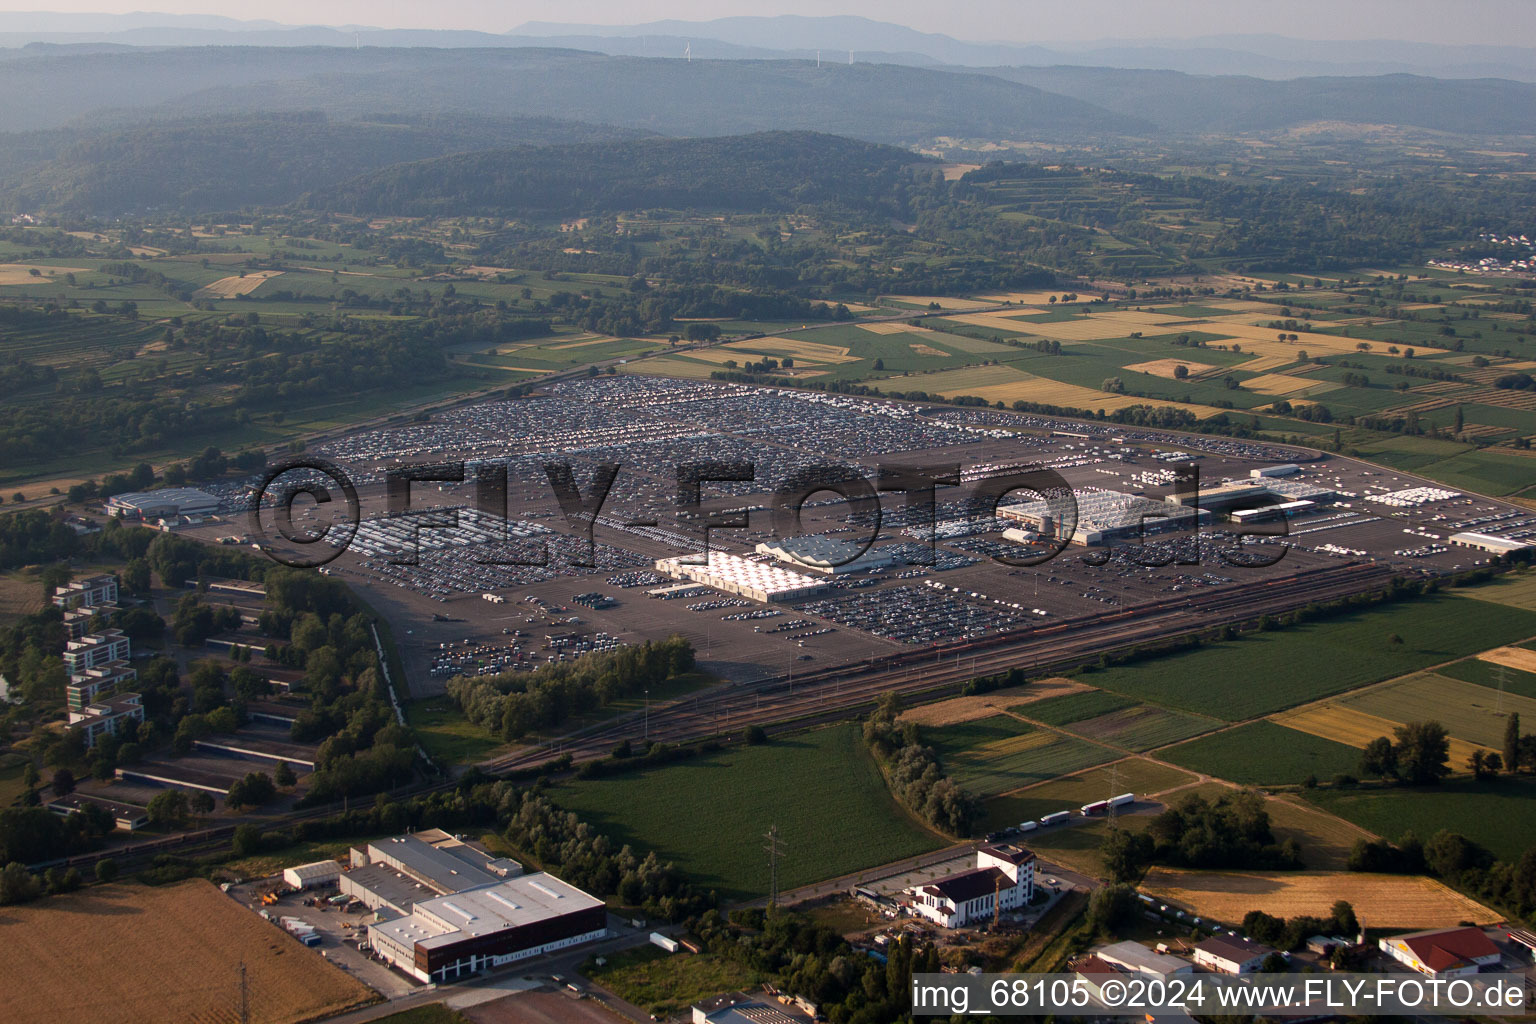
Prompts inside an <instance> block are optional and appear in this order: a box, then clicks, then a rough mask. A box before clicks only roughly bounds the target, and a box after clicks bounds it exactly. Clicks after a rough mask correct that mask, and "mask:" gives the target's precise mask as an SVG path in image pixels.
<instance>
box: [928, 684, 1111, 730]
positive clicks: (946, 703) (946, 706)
mask: <svg viewBox="0 0 1536 1024" xmlns="http://www.w3.org/2000/svg"><path fill="white" fill-rule="evenodd" d="M1087 689H1088V687H1087V686H1086V685H1085V684H1083V683H1079V682H1076V681H1075V680H1072V679H1059V678H1057V679H1041V680H1038V681H1036V682H1032V683H1028V684H1026V685H1024V686H1010V687H1007V688H1006V689H1002V690H993V691H992V692H991V693H984V694H977V695H976V696H974V697H951V698H950V699H948V700H941V701H936V702H935V703H932V704H920V705H918V706H917V707H915V708H909V709H907V710H906V711H903V712H902V713H901V720H902V721H903V722H916V723H917V724H918V725H932V726H938V725H957V724H959V723H961V722H974V721H976V720H977V719H979V718H991V717H992V716H994V715H996V714H997V713H998V712H999V711H1000V710H1002V709H1003V708H1005V707H1006V708H1010V709H1012V708H1027V707H1029V706H1030V704H1031V703H1033V702H1035V701H1045V700H1051V699H1054V698H1056V697H1060V696H1062V695H1064V694H1070V693H1076V692H1079V691H1084V690H1087Z"/></svg>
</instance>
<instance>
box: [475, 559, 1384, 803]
mask: <svg viewBox="0 0 1536 1024" xmlns="http://www.w3.org/2000/svg"><path fill="white" fill-rule="evenodd" d="M1394 575H1395V573H1394V572H1393V571H1392V570H1391V569H1389V568H1386V567H1384V566H1378V565H1370V564H1352V565H1347V566H1340V567H1326V568H1321V569H1313V570H1307V571H1304V572H1300V573H1295V574H1293V575H1291V576H1287V577H1281V578H1279V579H1276V580H1271V581H1268V582H1267V583H1264V584H1262V585H1260V586H1257V587H1255V588H1252V589H1251V590H1250V591H1249V592H1248V593H1247V594H1246V595H1243V598H1245V599H1243V598H1239V599H1236V600H1234V595H1233V594H1231V593H1230V592H1223V591H1221V590H1215V591H1212V592H1210V593H1206V594H1198V595H1191V596H1189V597H1181V598H1178V599H1175V600H1167V601H1161V602H1157V603H1155V604H1152V605H1137V606H1135V607H1132V608H1126V609H1121V610H1117V611H1114V612H1105V613H1100V614H1097V615H1093V616H1085V617H1082V618H1078V619H1071V620H1068V621H1065V622H1061V623H1057V624H1054V625H1052V626H1048V627H1044V628H1041V629H1034V630H1029V631H1023V632H1019V633H1009V634H999V635H997V636H995V637H987V638H984V639H982V640H979V641H973V642H969V643H962V644H955V645H950V646H946V647H942V648H937V649H935V648H927V649H924V650H921V651H914V652H901V653H899V654H896V655H892V656H889V657H885V658H876V659H871V660H870V661H868V662H864V663H861V664H859V665H845V666H842V667H840V668H830V669H823V670H820V671H816V672H809V673H806V674H805V675H802V676H798V677H795V678H793V679H790V678H788V677H775V678H770V679H767V680H763V681H761V682H758V683H754V684H751V685H747V686H738V687H728V688H721V689H717V690H715V691H712V692H710V693H707V694H703V695H701V696H699V697H697V698H693V699H691V700H685V701H680V702H676V703H673V704H670V705H667V706H664V707H660V708H653V709H652V710H651V711H650V714H649V723H648V727H647V723H645V722H643V721H642V720H640V719H638V718H637V717H636V716H634V715H630V716H627V717H626V718H624V719H621V720H619V721H615V722H610V723H604V724H603V725H600V726H594V727H590V728H588V729H586V730H583V731H581V732H578V733H574V734H571V735H569V736H566V737H564V738H562V739H561V740H559V741H555V742H552V743H550V744H546V745H544V746H541V747H538V748H535V749H532V750H522V751H518V752H515V753H513V754H509V755H506V756H504V757H501V758H497V759H494V760H492V761H488V762H486V763H485V764H483V765H482V766H481V767H482V768H484V769H485V770H487V771H489V772H492V773H497V772H508V771H517V770H520V769H526V768H532V767H536V766H538V765H540V764H542V763H545V762H547V761H549V760H550V759H551V758H555V757H559V756H561V755H564V754H570V755H571V757H572V759H573V760H574V761H578V762H579V761H583V760H591V759H593V758H597V757H602V756H604V755H606V754H607V753H608V752H609V750H611V749H612V747H613V746H615V745H616V744H618V743H621V742H623V741H624V740H626V739H627V740H630V741H631V742H634V741H643V740H646V739H650V740H660V741H663V742H682V741H687V740H697V739H703V738H707V737H709V736H715V735H721V734H728V733H729V732H730V731H732V730H733V729H741V728H745V727H746V726H748V725H753V724H755V725H759V726H762V727H764V728H767V729H771V730H772V729H774V728H775V727H777V729H778V730H779V731H781V730H782V729H784V728H788V727H796V728H798V727H800V726H803V725H806V724H814V723H815V722H817V721H831V720H836V719H838V718H846V717H848V716H849V715H850V714H852V713H854V712H856V711H858V710H860V709H862V708H864V707H866V706H872V705H873V704H874V702H875V700H876V699H877V698H878V697H879V696H880V695H882V694H884V693H888V692H894V693H899V694H904V695H912V694H923V695H924V696H927V697H933V698H938V697H943V696H948V695H951V694H957V693H958V692H959V691H960V689H961V688H962V687H963V686H964V685H965V684H966V683H967V682H969V681H970V680H972V679H975V678H977V677H979V676H987V675H994V674H997V673H999V672H1003V671H1006V670H1008V669H1010V668H1015V667H1025V668H1027V669H1028V670H1029V672H1030V674H1031V675H1033V674H1035V673H1036V672H1038V671H1039V670H1040V669H1043V668H1050V667H1056V668H1065V667H1070V666H1072V665H1074V664H1086V663H1088V662H1090V661H1091V660H1092V659H1094V658H1096V657H1098V656H1099V655H1100V654H1102V653H1104V652H1106V651H1112V650H1116V649H1122V648H1125V647H1128V646H1132V645H1134V644H1138V643H1145V642H1149V641H1153V640H1157V639H1163V638H1167V637H1169V636H1176V635H1179V634H1181V633H1187V632H1190V631H1192V630H1196V629H1209V628H1212V627H1215V626H1222V625H1228V624H1233V623H1237V622H1243V621H1247V620H1250V619H1254V618H1257V617H1258V616H1261V615H1266V614H1268V615H1274V614H1280V613H1283V612H1287V611H1290V610H1292V609H1295V608H1300V607H1302V606H1304V605H1306V604H1308V603H1311V602H1314V601H1326V600H1331V599H1333V598H1337V597H1343V596H1347V595H1350V594H1356V593H1362V592H1365V591H1369V590H1372V589H1375V588H1377V587H1379V586H1384V585H1385V584H1386V583H1387V582H1388V580H1390V579H1391V578H1392V577H1393V576H1394Z"/></svg>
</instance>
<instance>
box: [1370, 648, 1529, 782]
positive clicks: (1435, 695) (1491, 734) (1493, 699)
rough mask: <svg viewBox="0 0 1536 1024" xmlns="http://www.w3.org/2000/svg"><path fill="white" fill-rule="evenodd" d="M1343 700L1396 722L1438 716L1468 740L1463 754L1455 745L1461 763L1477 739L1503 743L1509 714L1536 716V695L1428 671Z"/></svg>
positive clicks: (1495, 745) (1456, 762)
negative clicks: (1506, 717)
mask: <svg viewBox="0 0 1536 1024" xmlns="http://www.w3.org/2000/svg"><path fill="white" fill-rule="evenodd" d="M1340 702H1341V703H1343V704H1346V705H1348V706H1349V707H1352V708H1357V709H1359V710H1360V711H1364V712H1365V713H1366V714H1371V715H1379V716H1381V717H1382V718H1387V719H1391V720H1392V721H1397V722H1419V721H1426V720H1430V719H1433V720H1435V721H1439V722H1440V723H1441V724H1443V725H1444V726H1445V727H1446V729H1447V730H1448V731H1449V732H1450V734H1451V736H1452V737H1453V738H1454V739H1459V740H1464V741H1466V743H1467V744H1468V748H1469V749H1466V750H1465V751H1463V752H1462V753H1463V756H1462V757H1460V758H1457V756H1456V751H1454V750H1453V751H1452V755H1451V756H1452V766H1453V767H1454V768H1457V769H1460V768H1461V767H1462V766H1463V765H1465V764H1466V756H1469V755H1470V754H1471V749H1470V746H1471V745H1472V744H1480V745H1482V746H1483V747H1485V748H1487V749H1490V750H1493V749H1498V747H1499V746H1500V745H1501V744H1502V743H1503V737H1504V721H1505V719H1504V715H1507V714H1509V713H1510V712H1518V713H1519V714H1520V717H1521V718H1522V719H1525V720H1526V721H1532V722H1536V700H1532V699H1531V698H1529V697H1522V696H1520V695H1518V694H1513V693H1506V694H1503V695H1502V696H1501V695H1500V694H1499V692H1498V691H1497V690H1491V689H1489V688H1488V687H1486V686H1479V685H1478V684H1476V683H1468V682H1463V681H1462V680H1460V679H1450V678H1447V677H1446V676H1441V675H1435V674H1433V673H1428V672H1426V673H1422V674H1420V675H1414V676H1409V677H1408V678H1407V679H1402V680H1398V681H1397V682H1393V683H1388V684H1387V685H1386V686H1375V687H1371V688H1370V689H1368V690H1364V691H1362V692H1361V693H1358V694H1348V695H1346V696H1344V697H1341V698H1340ZM1500 707H1502V710H1503V714H1500V713H1499V710H1498V709H1499V708H1500ZM1453 746H1454V744H1453Z"/></svg>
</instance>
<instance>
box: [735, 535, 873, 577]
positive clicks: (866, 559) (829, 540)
mask: <svg viewBox="0 0 1536 1024" xmlns="http://www.w3.org/2000/svg"><path fill="white" fill-rule="evenodd" d="M861 549H862V545H859V544H855V543H853V542H852V541H846V540H840V539H839V538H837V537H828V536H826V535H824V534H810V535H807V536H804V537H790V538H788V539H786V540H773V541H763V542H762V543H761V544H759V545H758V546H757V553H758V554H760V555H770V556H772V557H774V558H776V559H778V560H779V561H780V562H785V563H787V564H789V565H793V566H794V567H796V568H797V569H806V570H808V571H810V572H820V573H826V574H827V575H829V576H830V575H840V574H842V573H850V572H863V571H865V570H868V569H889V568H890V567H891V566H893V565H895V564H896V558H895V556H893V555H888V554H884V553H882V552H879V551H874V550H861Z"/></svg>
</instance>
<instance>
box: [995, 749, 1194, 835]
mask: <svg viewBox="0 0 1536 1024" xmlns="http://www.w3.org/2000/svg"><path fill="white" fill-rule="evenodd" d="M1194 781H1195V776H1193V775H1191V774H1189V773H1188V772H1183V771H1180V770H1179V769H1177V768H1174V767H1171V766H1169V765H1165V764H1159V763H1157V762H1156V761H1148V760H1146V759H1145V758H1140V757H1128V758H1125V759H1124V760H1121V761H1115V762H1113V763H1112V764H1105V765H1100V766H1098V767H1097V768H1090V769H1089V770H1088V771H1085V772H1079V773H1077V774H1076V775H1069V776H1066V777H1065V778H1059V779H1052V780H1051V781H1050V782H1043V783H1041V784H1040V785H1038V786H1031V787H1029V788H1028V789H1021V790H1019V791H1018V792H1015V793H1008V794H1006V795H1004V796H998V797H993V798H992V799H991V800H988V801H987V802H986V803H985V804H984V805H983V807H984V815H985V819H986V828H987V829H989V830H990V829H997V828H1002V827H1003V826H1005V825H1017V824H1018V823H1019V822H1021V821H1033V820H1036V819H1038V818H1040V817H1041V815H1045V814H1051V813H1053V812H1055V811H1061V810H1066V809H1067V808H1069V807H1081V806H1082V805H1083V804H1086V803H1092V802H1093V801H1095V800H1106V799H1108V798H1109V797H1111V796H1118V795H1119V794H1121V793H1135V794H1136V795H1137V796H1138V797H1143V796H1148V795H1150V794H1153V793H1161V792H1163V791H1164V790H1168V789H1173V788H1175V787H1177V786H1184V785H1188V784H1189V783H1191V782H1194Z"/></svg>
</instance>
